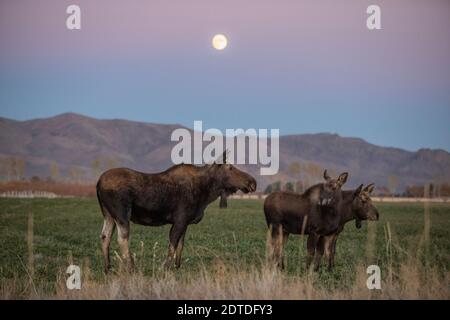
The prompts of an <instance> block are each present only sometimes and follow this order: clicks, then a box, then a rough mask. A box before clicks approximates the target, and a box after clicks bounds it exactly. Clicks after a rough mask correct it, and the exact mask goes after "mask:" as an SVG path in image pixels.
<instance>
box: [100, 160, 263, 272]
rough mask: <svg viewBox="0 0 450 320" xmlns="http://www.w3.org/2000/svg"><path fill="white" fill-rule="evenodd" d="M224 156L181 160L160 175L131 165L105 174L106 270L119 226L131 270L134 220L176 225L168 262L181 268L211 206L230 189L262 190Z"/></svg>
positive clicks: (102, 194) (102, 193)
mask: <svg viewBox="0 0 450 320" xmlns="http://www.w3.org/2000/svg"><path fill="white" fill-rule="evenodd" d="M222 157H223V161H222V163H220V164H219V163H213V164H209V165H205V166H202V167H198V166H194V165H190V164H180V165H175V166H173V167H171V168H169V169H168V170H166V171H164V172H161V173H155V174H147V173H142V172H137V171H134V170H131V169H127V168H117V169H111V170H108V171H106V172H105V173H103V174H102V175H101V177H100V179H99V181H98V183H97V198H98V202H99V204H100V208H101V211H102V213H103V218H104V224H103V230H102V232H101V241H102V252H103V258H104V269H105V273H107V272H108V270H109V268H110V259H109V245H110V242H111V236H112V233H113V231H114V228H115V227H116V226H117V229H118V232H117V234H118V243H119V247H120V250H121V254H122V256H123V258H124V259H125V260H126V262H127V265H128V269H129V270H130V271H131V270H132V269H133V266H134V263H133V258H132V255H131V253H130V251H129V246H128V240H129V235H130V221H132V222H134V223H137V224H141V225H146V226H161V225H165V224H171V225H172V228H171V229H170V234H169V250H168V255H167V259H166V262H165V266H166V267H170V266H172V264H173V260H174V259H175V266H176V267H177V268H178V267H180V264H181V252H182V250H183V244H184V236H185V233H186V229H187V226H188V225H189V224H196V223H198V222H200V220H201V219H202V218H203V214H204V211H205V209H206V207H207V206H208V204H210V203H211V202H213V201H214V200H216V199H217V198H218V197H219V196H220V195H221V194H223V193H224V192H225V193H227V194H231V193H234V192H236V191H237V190H241V191H243V192H245V193H248V192H253V191H255V190H256V181H255V179H254V178H253V177H252V176H250V175H249V174H247V173H245V172H243V171H241V170H239V169H237V168H236V167H234V166H233V165H231V164H226V152H224V153H223V156H222Z"/></svg>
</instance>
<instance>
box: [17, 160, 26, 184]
mask: <svg viewBox="0 0 450 320" xmlns="http://www.w3.org/2000/svg"><path fill="white" fill-rule="evenodd" d="M25 165H26V161H25V159H21V158H18V159H17V160H16V168H17V179H18V180H22V179H23V178H25Z"/></svg>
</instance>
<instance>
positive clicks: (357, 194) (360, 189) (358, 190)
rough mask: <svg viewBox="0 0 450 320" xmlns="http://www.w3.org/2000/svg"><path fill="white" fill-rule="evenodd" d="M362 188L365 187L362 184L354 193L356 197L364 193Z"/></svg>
mask: <svg viewBox="0 0 450 320" xmlns="http://www.w3.org/2000/svg"><path fill="white" fill-rule="evenodd" d="M362 188H363V185H362V184H360V185H359V187H358V188H356V190H355V191H354V192H353V196H354V197H357V196H359V194H360V193H361V191H362Z"/></svg>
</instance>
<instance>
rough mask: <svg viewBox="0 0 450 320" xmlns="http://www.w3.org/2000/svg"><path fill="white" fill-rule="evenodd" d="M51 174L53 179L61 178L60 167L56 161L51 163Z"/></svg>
mask: <svg viewBox="0 0 450 320" xmlns="http://www.w3.org/2000/svg"><path fill="white" fill-rule="evenodd" d="M50 176H51V177H52V180H53V181H58V180H59V167H58V165H57V164H56V162H52V163H51V164H50Z"/></svg>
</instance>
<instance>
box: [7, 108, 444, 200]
mask: <svg viewBox="0 0 450 320" xmlns="http://www.w3.org/2000/svg"><path fill="white" fill-rule="evenodd" d="M180 127H182V126H181V125H175V124H174V125H167V124H155V123H144V122H135V121H128V120H118V119H115V120H99V119H94V118H90V117H86V116H82V115H79V114H74V113H65V114H62V115H58V116H55V117H51V118H45V119H34V120H28V121H16V120H11V119H6V118H0V160H1V162H0V165H1V166H2V168H0V169H1V170H0V174H1V175H2V176H3V178H5V177H6V176H7V175H8V174H10V173H8V170H9V168H8V166H11V164H10V161H11V159H22V160H25V170H24V172H23V175H24V176H25V177H32V176H39V177H41V178H46V177H49V176H52V175H57V178H60V179H63V178H67V177H71V178H72V179H80V180H83V181H86V180H90V181H93V180H94V179H96V177H97V176H98V175H99V174H100V173H101V172H102V171H103V170H105V169H106V168H108V167H114V166H126V167H131V168H133V169H136V170H140V171H145V172H156V171H161V170H164V169H166V168H168V167H169V166H171V165H172V162H171V160H170V154H171V150H172V147H173V146H174V145H175V144H176V142H172V141H171V139H170V138H171V134H172V132H173V130H175V129H177V128H180ZM8 161H9V162H8ZM293 163H297V164H300V167H301V168H307V167H308V165H310V164H314V165H315V166H316V167H320V168H328V169H329V170H331V172H333V173H339V172H343V171H348V172H349V173H350V178H349V182H348V186H355V185H357V184H359V183H369V182H374V183H375V184H377V185H378V186H389V185H390V187H391V189H392V188H395V189H396V190H397V191H399V190H402V189H404V188H405V187H406V186H409V185H422V184H425V183H429V182H433V183H436V182H448V181H450V153H448V152H447V151H445V150H431V149H420V150H418V151H416V152H412V151H406V150H402V149H399V148H391V147H381V146H376V145H373V144H370V143H368V142H366V141H364V140H362V139H360V138H347V137H341V136H339V135H337V134H330V133H318V134H299V135H287V136H281V137H280V173H279V174H278V175H277V176H276V177H270V176H260V175H259V168H258V166H255V165H251V166H241V167H242V168H243V169H244V170H247V171H249V172H251V173H252V174H253V175H254V176H255V177H256V178H257V180H258V183H259V188H258V189H259V190H263V188H264V187H265V186H266V185H267V184H269V183H271V182H274V181H276V180H277V179H280V180H282V181H290V180H297V179H298V178H301V177H303V178H305V176H306V173H303V174H302V170H303V172H306V169H301V170H300V172H296V173H294V171H293V170H291V168H292V164H293ZM55 168H57V169H55ZM314 174H315V175H314V176H313V177H309V178H308V179H309V180H310V182H312V180H317V181H319V180H320V179H321V177H320V172H319V171H317V170H316V172H315V173H314ZM297 175H298V177H297Z"/></svg>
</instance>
